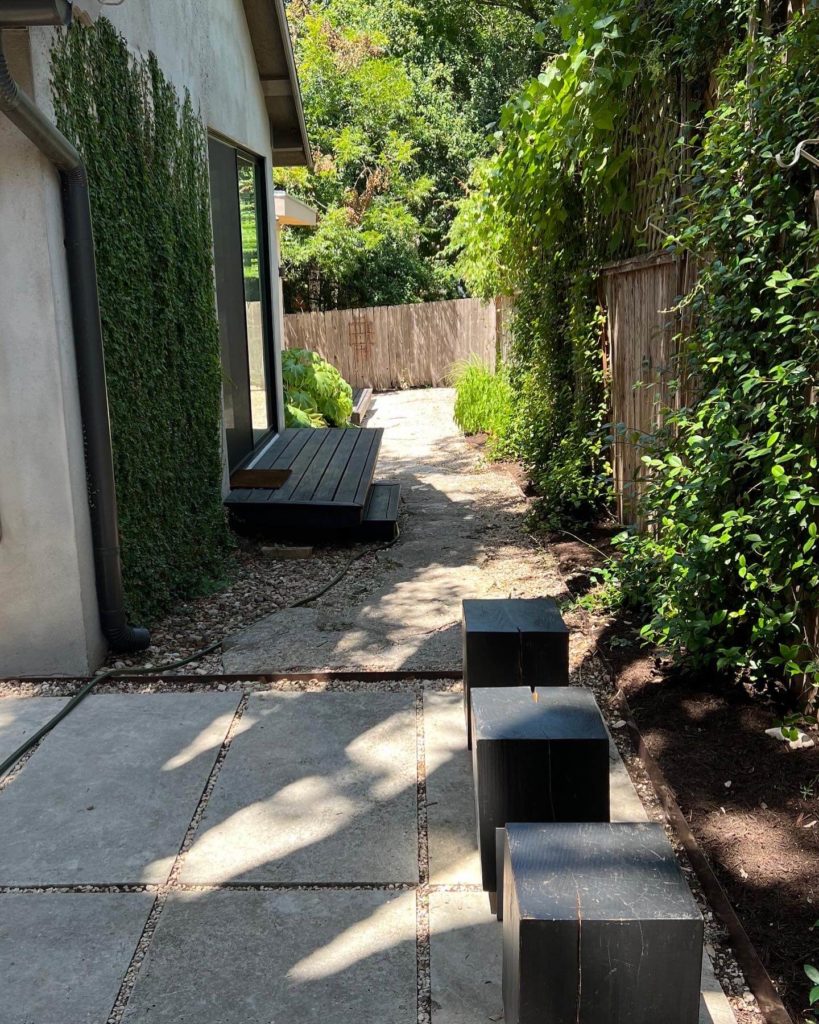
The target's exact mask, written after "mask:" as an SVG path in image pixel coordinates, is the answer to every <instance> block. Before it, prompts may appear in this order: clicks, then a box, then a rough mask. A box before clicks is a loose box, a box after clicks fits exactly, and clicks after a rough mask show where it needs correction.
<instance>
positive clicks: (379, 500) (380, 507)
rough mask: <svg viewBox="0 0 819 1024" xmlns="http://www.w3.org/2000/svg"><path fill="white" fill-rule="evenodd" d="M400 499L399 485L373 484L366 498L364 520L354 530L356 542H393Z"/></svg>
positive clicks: (396, 531)
mask: <svg viewBox="0 0 819 1024" xmlns="http://www.w3.org/2000/svg"><path fill="white" fill-rule="evenodd" d="M400 498H401V484H386V483H374V484H373V485H372V486H371V487H370V493H369V495H368V496H367V504H366V506H365V508H364V518H363V519H362V521H361V525H360V526H359V528H358V529H357V530H356V540H363V541H369V540H383V541H390V540H395V538H396V537H397V536H398V503H399V500H400Z"/></svg>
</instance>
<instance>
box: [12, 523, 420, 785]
mask: <svg viewBox="0 0 819 1024" xmlns="http://www.w3.org/2000/svg"><path fill="white" fill-rule="evenodd" d="M395 529H396V534H395V537H394V538H393V539H392V540H391V541H390V542H389V543H388V544H382V545H381V546H380V547H378V548H375V550H374V551H373V550H371V549H367V550H365V551H359V552H357V553H356V554H355V555H353V556H352V557H351V558H350V559H349V561H348V562H347V563H346V565H345V566H344V568H343V569H341V570H340V572H338V573H336V575H335V576H334V577H333V578H332V579H331V580H330V582H329V583H325V585H324V586H323V587H321V589H319V590H317V591H316V592H315V593H313V594H308V595H307V596H306V597H300V598H299V599H298V601H291V602H290V603H289V604H284V605H282V606H281V608H277V609H276V610H275V611H273V612H267V613H265V615H262V616H260V617H259V619H262V618H266V617H267V615H275V614H277V612H282V611H286V610H287V609H288V608H301V607H302V606H303V605H306V604H310V602H311V601H317V600H318V599H319V598H320V597H323V596H324V595H325V594H326V593H327V592H328V590H332V588H333V587H335V586H336V585H337V584H338V583H340V582H341V581H342V580H343V579H344V577H345V576H346V575H347V573H348V572H349V571H350V569H352V567H353V566H354V565H355V563H356V562H357V561H359V560H360V559H362V558H364V556H365V555H370V554H378V552H379V551H387V550H388V549H389V548H391V547H392V546H393V544H396V543H397V542H398V539H399V538H400V536H401V531H400V530H399V528H398V527H397V526H396V528H395ZM259 619H256V620H254V621H257V622H258V621H259ZM249 625H251V626H252V625H253V623H252V622H251V623H249ZM245 628H247V627H245ZM222 643H223V641H222V640H216V641H214V643H212V644H208V645H207V647H202V648H200V649H199V650H198V651H194V653H193V654H189V655H188V657H187V658H181V659H180V660H179V661H172V662H168V664H166V665H152V666H151V667H150V668H127V669H106V670H105V671H104V672H100V673H99V674H98V675H96V676H94V677H93V679H90V680H89V681H88V682H87V683H86V684H85V686H83V688H82V689H81V690H80V691H79V692H78V693H75V694H74V696H73V697H72V698H71V700H69V701H68V703H67V704H65V705H64V706H63V707H61V708H60V710H59V711H58V712H57V714H56V715H54V716H53V717H52V718H50V719H49V720H48V721H47V722H46V723H45V725H43V726H42V727H41V728H39V729H38V730H37V732H35V733H33V734H32V735H31V736H29V737H28V739H26V740H25V742H23V743H22V744H21V745H20V746H19V747H18V748H17V749H16V750H15V751H14V753H12V754H9V756H8V757H7V758H6V759H5V760H4V761H3V762H2V763H0V778H2V776H3V775H5V774H6V772H8V771H10V770H11V769H12V768H13V767H14V765H15V764H17V762H18V761H19V760H20V758H21V757H23V755H24V754H27V753H28V752H29V750H31V749H32V747H34V746H36V744H38V743H39V742H40V740H41V739H42V738H43V737H44V736H47V735H48V733H50V732H51V730H52V729H53V728H54V727H55V726H56V725H58V724H59V723H60V722H61V721H62V720H63V719H64V718H65V717H66V716H67V715H70V714H71V712H72V711H73V710H74V708H75V707H76V706H77V705H78V704H79V703H80V702H81V701H82V700H84V699H85V697H87V696H88V694H89V693H90V692H91V691H92V690H93V689H94V687H95V686H97V684H98V683H101V682H103V681H104V680H106V679H122V678H129V677H130V676H139V675H153V676H155V675H160V674H161V673H162V672H170V671H171V670H172V669H175V668H181V667H182V666H183V665H189V664H190V663H191V662H192V661H198V660H199V659H200V658H204V657H205V655H207V654H211V653H212V652H213V651H215V650H216V649H217V648H218V647H221V646H222Z"/></svg>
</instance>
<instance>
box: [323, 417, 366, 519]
mask: <svg viewBox="0 0 819 1024" xmlns="http://www.w3.org/2000/svg"><path fill="white" fill-rule="evenodd" d="M358 433H359V431H357V430H345V431H344V435H343V436H342V438H341V443H340V444H339V446H338V448H337V449H336V453H335V455H334V456H333V459H332V461H331V462H330V464H329V466H328V467H327V469H326V470H325V471H324V475H323V476H322V478H321V480H320V481H319V484H318V487H316V489H315V491H314V492H313V495H312V500H313V501H317V502H332V500H333V498H334V497H335V493H336V491H337V490H338V484H339V481H340V480H341V475H342V473H343V472H344V470H345V468H346V466H347V463H348V462H349V460H350V455H351V454H352V452H353V451H354V449H355V446H356V441H357V437H358Z"/></svg>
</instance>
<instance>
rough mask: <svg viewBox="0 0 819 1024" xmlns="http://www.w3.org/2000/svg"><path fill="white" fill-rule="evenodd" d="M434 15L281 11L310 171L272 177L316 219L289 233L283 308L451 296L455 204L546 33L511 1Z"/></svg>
mask: <svg viewBox="0 0 819 1024" xmlns="http://www.w3.org/2000/svg"><path fill="white" fill-rule="evenodd" d="M439 7H440V5H435V4H433V3H431V2H430V0H421V2H420V3H419V4H416V5H409V4H407V3H403V2H401V0H399V2H397V3H387V2H385V0H369V2H359V3H352V2H350V0H292V2H291V3H290V5H289V17H290V21H291V26H292V29H293V33H294V38H295V44H296V55H297V61H298V65H299V74H300V78H301V83H302V91H303V96H304V104H305V112H306V116H307V121H308V129H309V132H310V138H311V142H312V144H313V148H314V153H315V158H316V171H315V173H314V174H308V173H307V172H306V171H304V170H302V169H293V170H280V171H279V172H278V173H277V178H278V181H279V183H280V184H281V185H282V186H284V187H285V188H287V189H289V190H290V191H292V192H294V193H295V194H297V195H299V196H300V197H302V198H303V199H305V200H306V201H307V202H309V203H311V204H313V205H315V206H317V207H318V208H319V210H320V211H321V218H320V223H319V226H318V228H317V229H316V230H315V231H313V232H309V233H307V232H293V233H288V234H286V235H285V238H284V242H283V259H284V262H285V265H286V268H287V278H286V281H287V284H286V298H287V303H288V307H289V308H291V309H299V308H302V309H303V308H316V307H318V308H332V307H336V306H342V307H343V306H360V305H384V304H393V303H404V302H414V301H423V300H429V299H436V298H446V297H451V296H454V295H456V294H459V286H458V279H457V275H456V273H455V271H454V268H453V266H452V258H451V256H450V255H449V254H448V252H447V247H446V242H447V235H448V232H449V228H450V225H451V221H452V218H453V216H454V211H455V206H456V202H457V200H458V199H460V198H461V197H462V195H463V190H464V187H465V182H466V181H467V179H468V177H469V175H470V172H471V168H472V166H473V164H474V162H475V160H476V159H477V158H478V157H480V156H481V155H483V154H484V153H485V152H486V151H487V149H488V142H487V138H488V129H489V127H491V124H490V122H491V121H492V120H494V119H496V118H497V116H498V112H499V109H500V106H501V104H502V103H503V101H504V99H505V98H506V95H507V94H508V91H509V89H510V88H512V87H513V86H514V85H515V84H517V82H519V81H520V80H522V79H523V78H525V77H526V76H527V75H528V74H530V73H531V71H532V69H533V68H536V67H537V66H538V64H539V62H540V60H542V50H543V39H544V38H545V37H543V36H540V37H539V38H540V42H536V41H535V34H536V33H535V31H534V21H533V19H532V17H529V16H527V15H524V14H522V13H521V12H520V11H519V10H517V9H516V8H515V7H514V5H510V6H509V7H508V8H507V7H506V6H502V5H499V6H498V7H497V8H495V7H494V6H487V5H480V14H479V16H477V17H475V16H467V12H466V9H465V7H466V5H462V9H456V8H457V5H456V7H454V8H452V10H449V9H447V11H444V12H442V11H441V10H439V9H438V8H439Z"/></svg>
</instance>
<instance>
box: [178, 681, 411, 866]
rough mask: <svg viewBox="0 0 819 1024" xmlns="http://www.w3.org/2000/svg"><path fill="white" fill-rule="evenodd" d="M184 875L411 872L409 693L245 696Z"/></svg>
mask: <svg viewBox="0 0 819 1024" xmlns="http://www.w3.org/2000/svg"><path fill="white" fill-rule="evenodd" d="M242 724H243V726H244V727H245V731H244V732H242V733H241V734H240V735H238V736H237V737H236V738H235V739H234V741H233V744H232V746H231V749H230V752H229V754H228V756H227V758H226V759H225V762H224V765H223V767H222V770H221V772H220V774H219V778H218V780H217V782H216V785H215V787H214V790H213V793H212V794H211V798H210V801H209V803H208V806H207V810H206V811H205V814H204V817H203V819H202V821H201V823H200V826H199V830H198V833H197V836H196V837H195V839H194V843H193V845H192V847H191V849H190V851H189V852H188V853H187V855H186V857H185V859H184V861H183V864H182V869H181V876H180V877H181V879H182V881H184V882H196V883H205V884H218V883H224V882H229V881H243V882H291V883H292V882H321V883H325V884H326V883H349V882H376V883H384V882H415V881H417V880H418V832H417V767H416V722H415V697H414V695H413V694H407V693H373V692H358V693H339V692H330V693H261V694H255V695H253V696H251V698H250V701H249V704H248V707H247V710H246V711H245V714H244V716H243V718H242Z"/></svg>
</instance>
